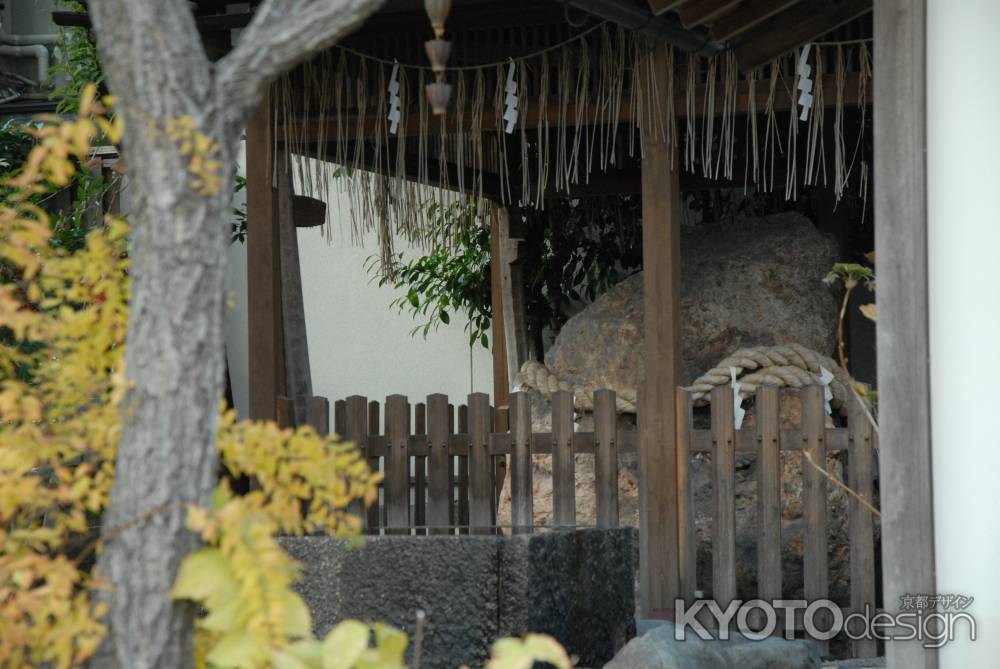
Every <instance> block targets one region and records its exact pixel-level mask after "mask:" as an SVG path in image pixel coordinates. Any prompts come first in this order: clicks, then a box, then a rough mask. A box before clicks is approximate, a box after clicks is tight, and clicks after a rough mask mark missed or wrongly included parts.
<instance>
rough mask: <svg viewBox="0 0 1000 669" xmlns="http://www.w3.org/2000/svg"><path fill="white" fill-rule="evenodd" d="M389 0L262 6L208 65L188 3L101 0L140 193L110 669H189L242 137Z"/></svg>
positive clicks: (110, 536)
mask: <svg viewBox="0 0 1000 669" xmlns="http://www.w3.org/2000/svg"><path fill="white" fill-rule="evenodd" d="M380 4H381V0H265V1H264V2H263V3H262V4H261V5H260V7H259V8H258V10H257V13H256V15H255V17H254V20H253V21H252V23H251V24H250V26H248V28H247V29H246V30H245V31H244V32H243V35H242V38H241V40H240V43H239V44H237V45H236V47H235V48H234V49H233V50H232V51H231V52H230V53H229V54H228V55H227V56H225V57H224V58H223V59H222V60H221V61H219V62H218V63H216V64H214V65H213V64H212V63H210V62H209V60H208V58H207V57H206V55H205V51H204V49H203V47H202V44H201V39H200V37H199V35H198V32H197V30H196V28H195V23H194V19H193V17H192V15H191V11H190V8H189V4H188V2H187V0H90V3H89V7H90V14H91V18H92V21H93V24H94V29H95V32H96V34H97V40H98V48H99V53H100V57H101V63H102V66H103V68H104V72H105V75H106V77H107V81H108V84H109V86H110V88H111V91H112V92H113V93H114V94H115V95H116V97H117V104H116V110H117V112H118V113H119V114H121V115H122V117H123V118H124V121H125V125H126V136H125V141H124V146H123V153H124V158H125V163H126V165H127V169H128V170H129V173H130V177H131V182H130V184H131V186H130V187H131V188H132V189H134V191H135V196H136V199H135V204H134V208H133V211H132V212H130V213H131V224H132V232H131V239H130V245H129V252H130V256H131V262H132V267H131V277H132V300H131V313H130V317H129V332H128V352H127V354H126V360H127V364H128V376H129V379H130V381H131V383H132V388H131V390H130V392H129V395H128V399H127V401H126V405H125V406H124V407H123V425H122V437H121V443H120V446H119V449H118V460H117V474H116V477H115V483H114V486H113V489H112V493H111V501H110V505H109V508H108V510H107V512H106V514H105V518H104V538H105V545H104V549H103V552H102V554H101V557H100V561H99V565H98V567H99V569H100V571H101V573H102V574H104V575H105V576H106V577H108V578H109V579H110V581H111V584H112V588H113V589H112V591H111V592H110V593H109V595H108V601H109V604H110V613H109V615H108V620H107V622H108V624H109V626H110V635H109V637H108V639H107V641H106V643H105V644H104V646H103V647H102V649H101V651H100V653H99V656H98V657H97V658H96V659H95V662H94V663H93V664H94V665H95V666H99V667H101V668H102V669H104V668H115V667H120V668H121V669H153V668H163V669H166V668H170V669H176V668H179V667H190V666H192V665H193V655H192V636H193V627H192V621H193V616H194V610H193V608H192V607H191V606H189V605H187V604H184V603H176V602H172V601H170V599H169V591H170V588H171V587H172V585H173V581H174V578H175V576H176V573H177V569H178V567H179V565H180V563H181V561H182V560H183V559H184V557H185V556H186V555H187V554H188V553H189V552H190V551H191V550H192V549H193V548H194V547H195V545H196V538H195V537H194V536H193V535H192V534H191V533H190V532H189V531H187V530H186V529H185V526H184V521H185V517H186V513H187V511H186V507H187V505H189V504H207V503H208V501H209V498H210V494H211V491H212V488H213V487H214V485H215V483H216V464H217V459H216V451H215V431H216V427H217V425H216V418H217V408H218V403H219V400H220V398H221V397H222V392H223V368H224V355H223V338H222V315H223V286H224V283H223V280H224V274H225V258H226V254H225V251H226V246H227V244H228V240H229V202H230V199H231V197H232V188H231V185H232V182H233V169H234V162H235V160H234V159H235V156H236V152H237V147H238V143H239V139H240V136H241V133H242V132H243V129H244V126H245V124H246V122H247V119H248V118H249V115H250V113H251V112H252V110H253V109H255V108H256V106H257V105H258V104H260V101H261V99H262V96H263V92H264V90H265V87H266V85H267V84H268V83H269V82H270V80H272V79H273V78H274V77H276V76H277V75H279V74H280V73H282V72H283V71H285V70H287V69H288V68H290V67H292V66H293V65H295V64H296V63H297V62H299V61H301V60H303V59H304V58H306V57H307V56H309V55H311V54H313V53H315V52H316V51H318V50H320V49H323V48H326V47H328V46H330V45H331V44H332V43H333V42H335V41H336V40H337V39H338V38H339V37H340V36H342V35H344V34H346V33H347V32H348V31H350V30H351V29H352V28H353V27H355V26H356V25H357V24H359V23H360V22H361V21H362V20H363V19H364V18H365V17H366V16H367V15H368V14H370V13H371V12H373V11H374V10H375V9H376V8H377V7H378V6H379V5H380ZM181 117H189V118H190V119H191V120H192V121H193V125H194V127H195V128H196V129H197V130H198V131H199V132H201V133H204V134H205V135H207V136H208V137H210V138H212V139H213V140H214V141H215V142H216V143H217V144H218V154H217V155H216V156H214V158H216V159H218V160H219V161H221V165H222V168H221V173H220V174H219V176H220V178H221V179H222V188H221V191H220V192H218V193H211V194H203V193H200V192H198V191H197V190H194V189H192V186H191V182H192V179H191V176H190V175H189V174H188V171H187V167H188V158H186V157H183V156H180V155H179V153H178V147H177V145H176V144H175V142H174V141H173V140H172V139H171V138H170V136H169V134H168V133H167V132H166V127H167V124H168V123H169V122H170V121H171V120H176V119H179V118H181Z"/></svg>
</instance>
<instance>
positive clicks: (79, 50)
mask: <svg viewBox="0 0 1000 669" xmlns="http://www.w3.org/2000/svg"><path fill="white" fill-rule="evenodd" d="M60 4H61V5H62V6H64V7H65V8H66V9H69V10H72V11H76V12H86V11H87V8H86V6H85V5H84V4H83V3H82V2H76V1H75V0H62V2H60ZM54 60H55V64H54V65H53V66H52V68H51V69H50V70H49V74H50V82H52V81H55V79H56V77H58V76H59V75H64V76H65V82H64V83H63V85H62V86H61V87H60V88H58V89H56V91H55V92H54V93H53V94H52V97H53V98H55V99H56V100H58V101H59V102H58V105H57V106H56V111H57V112H58V113H60V114H75V113H76V112H77V111H78V110H79V102H78V101H79V100H80V97H81V95H82V94H83V90H84V88H85V87H86V86H87V84H88V83H94V84H97V85H98V86H99V87H100V86H101V85H102V83H103V81H104V72H103V71H102V70H101V63H100V60H99V59H98V57H97V46H96V45H95V44H94V40H93V38H92V37H91V35H90V31H88V30H86V29H84V28H60V29H59V36H58V38H57V41H56V48H55V59H54Z"/></svg>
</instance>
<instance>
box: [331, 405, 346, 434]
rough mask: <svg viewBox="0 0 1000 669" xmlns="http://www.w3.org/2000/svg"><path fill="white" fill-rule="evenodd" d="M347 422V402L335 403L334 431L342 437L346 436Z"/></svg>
mask: <svg viewBox="0 0 1000 669" xmlns="http://www.w3.org/2000/svg"><path fill="white" fill-rule="evenodd" d="M346 421H347V402H345V401H344V400H337V401H336V402H334V403H333V431H334V432H336V433H337V434H339V435H340V436H341V437H343V436H344V434H345V429H346V428H345V427H344V426H345V425H346Z"/></svg>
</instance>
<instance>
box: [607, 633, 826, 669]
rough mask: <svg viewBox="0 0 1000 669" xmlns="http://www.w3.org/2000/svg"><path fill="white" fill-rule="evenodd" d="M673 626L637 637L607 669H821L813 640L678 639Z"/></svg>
mask: <svg viewBox="0 0 1000 669" xmlns="http://www.w3.org/2000/svg"><path fill="white" fill-rule="evenodd" d="M675 636H676V634H675V629H674V625H673V624H672V623H669V622H668V623H664V624H663V625H660V626H658V627H654V628H653V629H652V630H650V631H648V632H646V633H645V634H643V635H642V636H639V637H636V638H635V639H632V640H631V641H629V642H628V644H627V645H626V646H625V647H624V648H623V649H622V650H621V652H620V653H618V655H616V656H615V658H614V659H613V660H611V662H609V663H608V664H606V665H604V669H735V668H736V667H738V668H739V669H819V667H820V666H821V662H820V655H819V651H818V649H817V647H816V646H815V645H813V644H812V643H811V642H809V641H799V640H794V641H792V640H786V639H781V638H778V637H770V638H767V639H762V640H750V639H747V638H745V637H742V636H740V635H739V634H735V633H733V634H730V636H729V638H728V639H726V640H721V639H707V640H703V639H701V638H700V637H698V635H696V634H695V633H693V632H691V631H687V633H686V634H684V639H683V640H682V641H678V640H677V639H676V638H675Z"/></svg>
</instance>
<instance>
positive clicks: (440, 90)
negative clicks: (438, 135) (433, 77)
mask: <svg viewBox="0 0 1000 669" xmlns="http://www.w3.org/2000/svg"><path fill="white" fill-rule="evenodd" d="M426 89H427V101H428V102H429V103H430V105H431V111H433V112H434V113H435V114H437V115H438V116H440V115H441V114H444V113H445V112H447V111H448V103H449V102H450V101H451V84H445V83H442V82H440V81H437V82H434V83H433V84H427V86H426Z"/></svg>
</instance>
